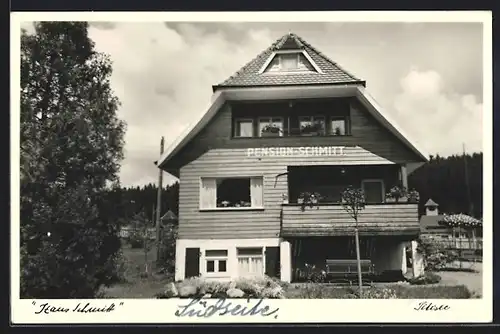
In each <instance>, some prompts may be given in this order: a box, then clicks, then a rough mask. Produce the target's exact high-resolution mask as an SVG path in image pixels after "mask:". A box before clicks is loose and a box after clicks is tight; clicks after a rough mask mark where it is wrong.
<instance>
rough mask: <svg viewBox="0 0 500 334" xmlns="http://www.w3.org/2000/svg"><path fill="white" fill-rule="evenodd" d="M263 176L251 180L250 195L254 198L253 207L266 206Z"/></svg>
mask: <svg viewBox="0 0 500 334" xmlns="http://www.w3.org/2000/svg"><path fill="white" fill-rule="evenodd" d="M263 183H264V178H263V177H254V178H252V179H251V181H250V197H251V198H252V207H259V208H260V207H263V206H264V198H263V197H264V195H263V188H264V187H263Z"/></svg>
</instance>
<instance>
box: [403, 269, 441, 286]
mask: <svg viewBox="0 0 500 334" xmlns="http://www.w3.org/2000/svg"><path fill="white" fill-rule="evenodd" d="M440 281H441V276H439V275H438V274H436V273H432V272H426V273H424V274H423V275H420V276H418V277H413V278H411V279H409V282H410V284H412V285H426V284H436V283H439V282H440Z"/></svg>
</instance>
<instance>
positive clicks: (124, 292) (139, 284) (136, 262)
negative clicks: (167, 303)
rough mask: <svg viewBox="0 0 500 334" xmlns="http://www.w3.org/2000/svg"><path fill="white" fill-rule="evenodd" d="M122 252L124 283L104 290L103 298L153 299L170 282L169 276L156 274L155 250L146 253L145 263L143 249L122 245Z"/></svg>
mask: <svg viewBox="0 0 500 334" xmlns="http://www.w3.org/2000/svg"><path fill="white" fill-rule="evenodd" d="M122 251H123V257H124V277H125V281H124V282H122V283H119V284H115V285H113V286H111V287H108V288H104V289H103V290H102V293H103V295H104V297H105V298H154V295H155V294H157V293H158V292H159V291H162V290H163V289H164V287H165V285H166V284H167V283H168V282H171V281H172V276H171V275H165V274H159V273H157V268H156V248H153V249H151V250H150V251H149V252H148V254H147V259H148V261H147V262H146V259H145V254H144V250H143V249H132V248H131V247H130V246H129V245H126V244H124V245H123V247H122ZM146 263H147V264H148V269H149V275H147V276H146V275H145V274H144V273H145V264H146Z"/></svg>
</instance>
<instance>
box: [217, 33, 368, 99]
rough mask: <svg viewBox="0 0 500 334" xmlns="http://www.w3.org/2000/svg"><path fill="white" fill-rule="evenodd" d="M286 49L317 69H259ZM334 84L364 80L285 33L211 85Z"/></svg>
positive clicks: (296, 37)
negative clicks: (305, 70)
mask: <svg viewBox="0 0 500 334" xmlns="http://www.w3.org/2000/svg"><path fill="white" fill-rule="evenodd" d="M290 50H297V51H301V52H303V53H305V55H306V57H308V58H309V59H310V61H311V62H312V63H313V65H315V67H317V69H319V71H314V72H307V73H287V74H285V75H283V73H275V74H272V73H265V74H263V73H261V72H262V71H261V70H262V68H263V67H264V65H266V64H268V63H269V62H270V61H271V60H272V58H273V57H274V56H275V55H276V53H279V52H282V51H290ZM336 84H342V85H346V84H355V85H362V86H365V81H362V80H360V79H358V78H357V77H355V76H354V75H352V74H351V73H349V72H347V71H346V70H344V69H343V68H341V67H340V66H339V65H338V64H337V63H335V62H334V61H332V60H331V59H329V58H328V57H326V56H325V55H324V54H322V53H321V52H319V51H318V50H317V49H315V48H314V47H313V46H311V45H310V44H309V43H307V42H306V41H304V40H303V39H302V38H300V37H299V36H297V35H295V34H293V33H289V34H286V35H284V36H282V37H281V38H279V39H278V40H276V42H274V43H273V44H272V45H271V46H270V47H269V48H267V49H266V50H264V51H263V52H261V53H260V54H259V55H258V56H257V57H256V58H254V59H252V60H251V61H250V62H249V63H247V64H246V65H245V66H243V67H242V68H241V69H240V70H239V71H237V72H236V73H235V74H234V75H232V76H231V77H229V78H228V79H227V80H225V81H224V82H222V83H220V84H219V85H215V86H213V87H212V88H213V90H214V92H215V91H216V90H218V89H222V88H238V87H259V86H291V85H293V86H297V85H336Z"/></svg>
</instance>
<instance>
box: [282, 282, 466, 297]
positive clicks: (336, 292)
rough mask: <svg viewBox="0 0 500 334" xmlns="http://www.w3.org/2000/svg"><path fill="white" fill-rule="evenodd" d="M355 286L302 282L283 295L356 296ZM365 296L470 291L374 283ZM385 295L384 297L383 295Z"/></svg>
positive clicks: (452, 294)
mask: <svg viewBox="0 0 500 334" xmlns="http://www.w3.org/2000/svg"><path fill="white" fill-rule="evenodd" d="M357 293H358V289H357V287H356V286H352V287H339V286H335V285H329V284H317V283H302V284H291V285H290V286H289V287H288V288H287V289H286V293H285V296H286V298H291V299H345V298H356V297H355V295H356V294H357ZM363 294H364V296H365V298H376V299H377V298H378V299H380V298H397V299H422V298H426V299H427V298H428V299H468V298H470V297H471V293H470V291H469V290H468V289H467V287H466V286H465V285H453V286H445V285H426V286H425V285H424V286H422V285H419V286H417V285H410V284H397V283H394V284H384V283H379V284H375V285H374V286H372V287H365V288H364V289H363ZM384 296H385V297H384Z"/></svg>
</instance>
